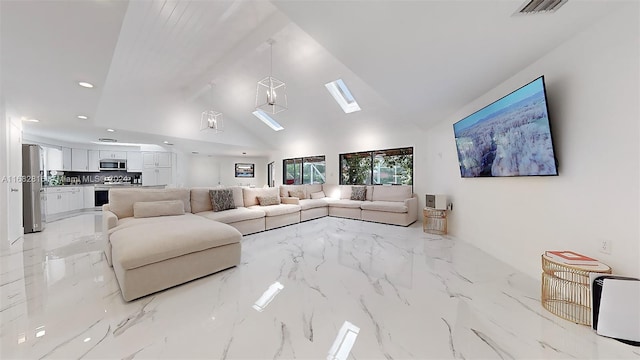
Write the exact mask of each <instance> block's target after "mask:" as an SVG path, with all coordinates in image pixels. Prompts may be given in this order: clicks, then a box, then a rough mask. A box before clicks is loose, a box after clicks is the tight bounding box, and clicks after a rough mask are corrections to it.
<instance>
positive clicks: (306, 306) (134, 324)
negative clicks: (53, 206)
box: [0, 212, 640, 359]
mask: <svg viewBox="0 0 640 360" xmlns="http://www.w3.org/2000/svg"><path fill="white" fill-rule="evenodd" d="M100 221H101V218H100V213H99V212H95V213H87V214H81V215H78V216H75V217H72V218H67V219H63V220H59V221H56V222H53V223H50V224H47V228H46V229H45V231H44V232H42V233H37V234H29V235H26V236H25V237H24V239H23V240H20V241H18V242H16V243H15V244H13V245H11V246H9V244H3V245H2V248H1V251H0V261H1V262H0V296H1V298H0V300H1V302H2V303H1V309H0V321H1V327H0V337H1V344H0V345H1V347H0V358H2V359H23V358H32V359H42V358H57V359H72V358H74V359H82V358H92V359H96V358H99V359H107V358H108V359H134V358H135V359H159V358H179V359H195V358H207V359H212V358H213V359H293V358H298V359H334V358H335V359H347V358H348V359H384V358H386V359H454V358H455V359H560V358H578V359H587V358H593V359H624V358H636V359H637V358H639V357H640V349H639V348H635V347H632V346H629V345H625V344H622V343H619V342H617V341H615V340H612V339H608V338H604V337H600V336H597V335H596V334H595V333H594V332H593V331H592V330H591V329H590V328H589V327H586V326H581V325H576V324H573V323H570V322H567V321H565V320H562V319H560V318H558V317H556V316H554V315H553V314H551V313H549V312H547V311H546V310H545V309H544V308H543V307H542V306H541V305H540V301H539V298H540V283H539V281H538V280H537V279H532V278H530V277H528V276H526V275H524V274H522V273H520V272H518V271H516V270H515V269H513V268H512V267H509V266H507V265H506V264H504V263H502V262H500V261H498V260H496V259H495V258H492V257H491V256H489V255H488V254H486V253H484V252H482V251H480V250H478V249H477V248H475V247H473V246H471V245H469V244H468V243H465V242H464V241H461V240H456V239H453V238H449V237H441V236H437V235H429V234H425V233H423V232H422V228H421V224H414V225H413V226H410V227H408V228H403V227H397V226H389V225H382V224H375V223H368V222H361V221H355V220H347V219H338V218H331V217H326V218H322V219H317V220H313V221H309V222H305V223H301V224H297V225H293V226H288V227H284V228H281V229H276V230H271V231H267V232H263V233H259V234H254V235H249V236H245V237H244V238H243V240H242V246H243V249H242V264H241V265H240V266H238V267H235V268H232V269H229V270H226V271H222V272H220V273H217V274H213V275H211V276H208V277H205V278H202V279H198V280H195V281H192V282H189V283H187V284H184V285H181V286H178V287H174V288H171V289H168V290H165V291H162V292H159V293H156V294H153V295H150V296H147V297H144V298H142V299H139V300H136V301H132V302H129V303H125V302H124V301H123V300H122V297H121V295H120V290H119V288H118V284H117V282H116V279H115V276H114V273H113V271H112V269H111V268H110V267H109V266H108V265H107V263H106V261H105V257H104V254H103V253H102V249H103V241H104V240H103V237H102V235H101V234H100Z"/></svg>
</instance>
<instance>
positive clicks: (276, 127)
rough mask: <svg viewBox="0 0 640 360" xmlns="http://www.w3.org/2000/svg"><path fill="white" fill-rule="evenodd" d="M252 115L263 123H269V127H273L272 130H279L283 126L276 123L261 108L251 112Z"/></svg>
mask: <svg viewBox="0 0 640 360" xmlns="http://www.w3.org/2000/svg"><path fill="white" fill-rule="evenodd" d="M253 115H254V116H255V117H257V118H258V119H260V120H262V122H263V123H265V124H267V125H269V127H270V128H272V129H273V131H280V130H284V128H283V127H282V125H280V124H278V122H277V121H275V120H273V119H272V118H271V116H269V115H267V113H266V112H264V111H262V110H256V111H254V112H253Z"/></svg>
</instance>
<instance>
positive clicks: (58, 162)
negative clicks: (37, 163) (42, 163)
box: [45, 147, 71, 171]
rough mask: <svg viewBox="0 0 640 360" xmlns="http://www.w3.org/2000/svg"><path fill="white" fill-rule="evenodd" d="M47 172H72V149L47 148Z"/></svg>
mask: <svg viewBox="0 0 640 360" xmlns="http://www.w3.org/2000/svg"><path fill="white" fill-rule="evenodd" d="M45 152H46V157H47V164H46V167H47V170H57V171H69V170H71V149H70V148H67V147H63V148H60V149H58V148H53V147H47V148H46V150H45Z"/></svg>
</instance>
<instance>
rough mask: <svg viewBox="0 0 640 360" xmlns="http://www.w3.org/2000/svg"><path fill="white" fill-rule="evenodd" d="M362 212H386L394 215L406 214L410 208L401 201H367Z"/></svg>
mask: <svg viewBox="0 0 640 360" xmlns="http://www.w3.org/2000/svg"><path fill="white" fill-rule="evenodd" d="M361 208H362V210H374V211H386V212H393V213H406V212H408V211H409V208H407V206H406V205H405V204H404V202H399V201H365V202H363V203H362V206H361Z"/></svg>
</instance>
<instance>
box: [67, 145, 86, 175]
mask: <svg viewBox="0 0 640 360" xmlns="http://www.w3.org/2000/svg"><path fill="white" fill-rule="evenodd" d="M71 171H89V152H88V151H87V150H86V149H71Z"/></svg>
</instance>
